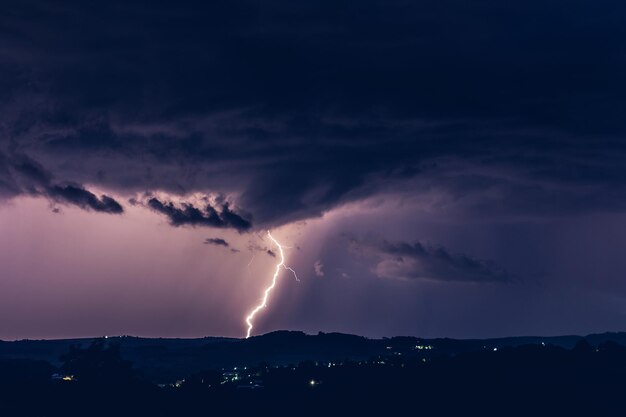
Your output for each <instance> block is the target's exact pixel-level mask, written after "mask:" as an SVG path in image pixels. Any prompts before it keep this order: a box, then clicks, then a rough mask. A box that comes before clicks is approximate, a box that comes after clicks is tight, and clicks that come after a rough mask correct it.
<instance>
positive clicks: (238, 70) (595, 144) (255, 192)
mask: <svg viewBox="0 0 626 417" xmlns="http://www.w3.org/2000/svg"><path fill="white" fill-rule="evenodd" d="M192 3H193V6H190V5H177V4H174V3H170V2H156V3H155V2H151V3H147V2H143V1H131V2H127V1H124V2H122V1H110V2H104V1H96V3H95V4H97V7H96V6H93V5H91V4H90V5H89V6H88V5H86V4H85V3H84V2H80V1H78V0H75V1H68V2H64V4H63V6H59V5H51V4H50V3H49V2H47V1H43V0H39V1H37V0H34V1H29V2H18V1H10V2H9V4H10V6H7V10H8V11H7V13H3V15H2V16H0V27H5V28H9V29H7V30H6V31H5V32H6V33H4V36H3V37H2V40H0V58H1V59H0V80H1V81H0V98H1V100H0V103H2V104H1V105H0V107H1V108H0V111H2V114H3V123H2V124H1V126H0V129H2V132H0V133H1V134H0V138H2V139H0V149H3V150H6V149H9V148H11V149H13V150H15V151H19V152H21V153H27V154H29V155H31V156H32V157H33V158H35V159H37V160H40V161H42V163H44V165H45V166H46V167H49V169H50V172H51V173H52V174H53V176H54V177H55V178H69V179H72V180H73V181H76V182H78V183H83V184H94V185H96V186H104V187H105V188H107V189H114V190H119V191H120V192H125V191H132V192H142V191H145V190H148V191H155V190H163V191H167V192H169V193H173V194H178V195H184V194H186V193H190V192H195V191H199V192H212V191H215V190H219V191H226V192H229V191H236V192H237V195H238V198H239V199H238V200H237V201H236V203H237V206H238V207H242V208H245V210H247V211H249V212H250V213H252V214H254V219H255V226H258V227H263V226H272V225H276V224H283V223H285V222H288V221H291V220H295V219H302V218H307V217H312V216H317V215H320V214H321V213H323V212H324V211H326V210H328V209H330V208H332V207H334V206H337V205H339V204H341V203H344V202H346V201H351V200H355V199H358V198H362V197H367V196H370V195H372V194H376V193H377V192H380V191H381V190H385V189H387V188H388V185H389V184H395V183H397V182H402V181H406V180H407V179H412V180H415V181H420V183H419V184H414V187H413V189H425V188H427V189H430V190H432V189H438V190H439V189H440V190H443V191H445V192H447V193H450V194H451V195H452V196H453V199H454V201H455V202H457V203H458V204H461V205H463V204H469V203H468V199H467V198H466V196H468V195H471V196H477V195H478V194H477V192H482V191H483V190H489V191H490V193H489V195H487V196H485V197H484V198H481V199H480V201H472V202H471V206H472V207H470V208H471V209H472V210H474V211H475V212H476V213H481V214H484V213H491V212H499V213H502V214H503V215H514V216H518V215H519V213H520V212H523V213H525V214H532V215H537V216H546V215H547V216H553V215H554V213H559V215H562V214H563V213H570V212H575V213H579V212H588V211H598V210H607V209H608V210H620V211H622V210H625V209H626V197H624V196H626V167H625V166H624V164H623V163H622V162H621V161H623V159H624V158H625V157H626V145H625V143H624V141H623V140H622V139H621V138H623V137H624V134H625V133H626V119H625V118H624V117H623V108H624V103H625V102H626V79H625V78H624V77H623V74H624V72H625V71H626V59H625V58H624V48H625V42H624V39H626V29H625V26H624V25H623V18H622V16H624V15H625V14H626V5H624V4H622V3H620V2H615V1H611V0H599V1H597V2H594V3H593V4H591V3H590V2H573V3H572V2H568V1H565V0H550V1H547V2H546V1H541V0H529V1H524V2H516V3H515V4H507V6H506V7H505V6H503V5H502V4H499V3H497V2H494V1H492V0H477V1H474V2H472V4H471V7H470V6H468V4H467V2H465V1H461V0H443V1H440V2H434V1H431V2H406V1H395V0H391V1H388V0H365V1H362V2H359V6H358V13H356V14H355V8H354V4H352V3H350V2H344V1H331V0H328V1H321V2H317V3H316V5H315V7H312V6H310V5H305V4H298V5H297V6H294V5H293V4H292V3H290V2H286V1H283V0H269V1H265V2H256V1H250V0H235V1H232V2H218V3H214V2H192ZM181 63H184V64H181ZM459 166H462V167H463V170H462V171H459V170H457V168H459ZM32 168H33V167H32V166H26V167H23V172H22V173H23V175H24V176H29V177H30V178H31V179H33V181H35V180H34V179H35V178H36V177H37V176H38V175H41V174H42V172H41V171H37V170H36V169H34V170H33V169H32ZM28 169H31V171H30V172H29V171H28ZM1 172H2V167H1V166H0V195H13V194H15V193H19V192H20V190H21V188H20V187H17V188H15V184H14V183H13V182H11V180H10V179H7V177H5V176H4V175H2V174H1ZM42 180H45V178H41V177H40V178H39V179H38V180H36V181H39V182H40V181H42ZM154 206H155V207H153V208H155V209H157V210H159V211H161V212H167V214H168V216H170V219H171V221H172V224H175V225H177V224H195V225H213V226H216V227H234V228H236V229H237V230H247V229H248V228H250V224H249V222H247V221H246V220H245V219H246V218H248V217H249V216H240V215H239V214H237V213H233V212H232V211H231V210H230V209H229V208H228V207H222V208H221V212H220V214H219V216H217V217H219V220H218V219H217V217H216V216H215V215H214V214H212V213H210V212H205V211H204V209H202V210H199V211H200V213H198V212H197V211H194V210H193V209H194V208H193V207H191V208H183V209H176V210H172V209H171V208H168V207H167V203H163V204H161V205H160V206H159V205H158V204H154ZM221 224H225V225H226V226H221Z"/></svg>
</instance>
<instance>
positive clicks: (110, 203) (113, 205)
mask: <svg viewBox="0 0 626 417" xmlns="http://www.w3.org/2000/svg"><path fill="white" fill-rule="evenodd" d="M47 195H48V196H49V197H51V198H53V199H54V200H55V201H62V202H66V203H70V204H73V205H75V206H78V207H80V208H83V209H89V210H94V211H100V212H104V213H112V214H119V213H122V212H123V211H124V209H123V208H122V206H121V205H120V204H119V203H118V202H117V201H115V200H114V199H113V198H111V197H109V196H106V195H102V196H101V197H100V198H98V197H97V196H96V195H95V194H93V193H92V192H90V191H87V190H85V189H84V188H82V187H81V186H77V185H53V186H51V187H49V188H47Z"/></svg>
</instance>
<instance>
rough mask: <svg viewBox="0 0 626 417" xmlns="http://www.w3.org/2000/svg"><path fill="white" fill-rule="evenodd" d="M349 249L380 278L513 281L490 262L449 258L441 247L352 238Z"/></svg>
mask: <svg viewBox="0 0 626 417" xmlns="http://www.w3.org/2000/svg"><path fill="white" fill-rule="evenodd" d="M350 245H351V249H352V250H353V252H355V253H360V254H365V255H367V256H368V257H373V259H375V263H374V265H373V267H372V271H373V273H374V274H375V275H377V276H378V277H380V278H392V279H426V280H434V281H444V282H471V283H506V282H514V281H517V279H516V278H514V277H513V276H511V275H510V274H509V273H508V272H507V271H505V270H504V269H503V268H501V267H499V266H498V265H496V264H495V263H494V262H492V261H486V260H480V259H475V258H472V257H470V256H468V255H464V254H453V253H451V252H450V251H449V250H447V249H446V248H444V247H442V246H428V245H424V244H422V243H420V242H415V243H412V244H411V243H406V242H395V243H391V242H388V241H386V240H372V239H369V240H367V239H366V240H359V239H356V238H351V239H350Z"/></svg>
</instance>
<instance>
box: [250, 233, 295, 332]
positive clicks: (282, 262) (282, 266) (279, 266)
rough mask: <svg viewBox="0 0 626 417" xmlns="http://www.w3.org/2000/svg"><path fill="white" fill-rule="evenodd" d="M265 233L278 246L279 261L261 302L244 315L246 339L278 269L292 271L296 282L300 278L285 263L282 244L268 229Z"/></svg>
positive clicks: (272, 284) (268, 294) (272, 286)
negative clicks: (246, 328) (246, 327)
mask: <svg viewBox="0 0 626 417" xmlns="http://www.w3.org/2000/svg"><path fill="white" fill-rule="evenodd" d="M267 235H268V236H269V238H270V239H271V240H272V242H274V245H276V247H277V248H278V254H279V255H280V262H278V264H276V269H275V270H274V276H273V277H272V283H271V284H270V286H268V287H267V288H266V289H265V291H264V292H263V299H262V300H261V303H260V304H259V305H257V306H256V307H255V308H254V310H252V311H251V312H250V314H248V317H246V324H247V325H248V331H247V333H246V339H247V338H249V337H250V333H251V332H252V328H253V327H254V324H253V320H254V316H256V314H257V313H258V312H259V311H261V310H262V309H264V308H265V307H267V300H268V298H269V296H270V293H271V292H272V290H273V289H274V287H275V286H276V281H277V279H278V274H279V273H280V270H281V269H287V270H289V271H291V272H292V273H293V276H294V277H295V278H296V281H298V282H299V281H300V279H298V275H297V274H296V271H294V270H293V269H291V268H290V267H288V266H286V265H285V253H284V252H283V246H282V245H281V244H280V243H278V241H277V240H276V239H274V237H273V236H272V234H271V233H270V231H269V230H268V231H267Z"/></svg>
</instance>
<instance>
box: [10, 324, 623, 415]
mask: <svg viewBox="0 0 626 417" xmlns="http://www.w3.org/2000/svg"><path fill="white" fill-rule="evenodd" d="M625 339H626V338H625V337H624V334H621V333H613V334H603V335H591V336H587V337H586V338H582V337H578V336H568V337H560V338H512V339H490V340H469V341H468V340H465V341H458V340H451V339H433V340H425V339H418V338H407V337H403V338H391V339H381V340H370V339H365V338H361V337H358V336H351V335H341V334H319V335H316V336H309V335H305V334H303V333H299V332H276V333H271V334H268V335H265V336H260V337H255V338H251V339H248V340H239V339H220V338H211V339H196V340H166V339H139V338H129V337H122V338H108V339H104V338H103V339H85V340H73V341H20V342H2V343H0V416H61V415H63V416H84V415H91V416H94V415H95V416H179V415H180V416H187V415H189V416H191V415H207V416H212V415H215V416H217V415H229V416H232V415H235V416H239V415H241V416H244V415H245V416H253V415H259V416H282V415H284V416H315V415H320V416H327V415H342V416H357V415H384V416H386V415H422V416H426V415H430V416H433V415H435V416H440V415H455V416H457V415H459V416H461V415H471V416H474V415H476V416H480V415H502V416H511V415H533V416H537V415H542V416H543V415H546V416H548V415H550V416H557V415H558V416H564V415H591V414H593V415H622V411H623V410H624V409H625V406H626V396H625V395H624V393H625V392H626V347H624V346H623V345H622V343H624V342H625Z"/></svg>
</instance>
